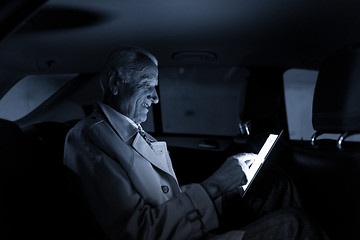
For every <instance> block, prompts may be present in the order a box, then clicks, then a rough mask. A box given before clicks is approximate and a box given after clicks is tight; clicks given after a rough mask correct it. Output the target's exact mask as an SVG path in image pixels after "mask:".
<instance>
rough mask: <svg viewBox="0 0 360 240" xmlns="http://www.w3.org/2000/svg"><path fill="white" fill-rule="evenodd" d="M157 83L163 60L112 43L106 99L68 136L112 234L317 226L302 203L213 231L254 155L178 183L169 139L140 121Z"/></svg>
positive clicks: (75, 166) (193, 235)
mask: <svg viewBox="0 0 360 240" xmlns="http://www.w3.org/2000/svg"><path fill="white" fill-rule="evenodd" d="M157 84H158V62H157V60H156V58H155V57H154V56H153V55H151V54H150V53H149V52H147V51H145V50H143V49H141V48H138V47H125V48H120V49H117V50H115V51H113V52H112V53H111V54H110V56H109V58H108V61H107V63H106V65H105V69H104V72H103V76H102V79H101V86H102V89H103V93H104V98H103V102H101V103H98V106H97V108H96V110H95V111H94V113H93V114H91V115H90V116H89V117H88V118H86V119H84V120H82V121H80V122H79V123H78V124H77V125H76V126H74V128H72V129H71V130H70V132H69V133H68V136H67V138H66V142H65V153H64V164H65V165H66V166H67V167H69V168H70V169H71V170H72V171H73V172H75V173H76V174H77V176H78V177H79V179H80V182H81V188H82V192H83V194H84V196H85V199H86V203H87V206H88V208H89V210H90V212H91V213H92V214H93V216H94V218H95V219H96V221H97V223H98V224H99V226H101V228H102V229H103V231H104V232H105V233H106V235H107V236H108V237H109V238H110V239H154V240H159V239H198V238H206V239H232V238H234V239H242V238H243V239H264V238H263V237H264V236H266V239H272V237H273V238H276V239H279V238H278V237H279V236H281V237H283V238H284V239H305V237H302V236H306V235H309V234H310V235H311V232H312V228H311V226H310V225H309V224H308V222H306V221H305V220H306V219H304V218H303V216H302V215H301V214H300V213H298V212H297V211H296V210H291V211H278V212H276V213H273V214H271V215H268V216H267V217H265V218H264V219H263V220H261V219H260V220H259V222H255V223H253V224H251V225H249V226H247V227H244V228H243V229H241V230H234V231H230V232H225V233H221V234H219V235H215V234H214V231H212V230H216V229H217V228H218V227H219V224H220V223H219V222H220V220H219V219H222V217H221V216H223V215H224V214H223V211H224V210H223V209H222V206H223V205H222V203H223V201H224V199H225V197H224V196H225V194H226V195H227V196H229V195H232V194H237V193H238V192H239V187H240V186H241V185H244V184H245V183H246V181H247V180H246V172H247V170H248V167H247V164H246V162H248V161H247V160H252V159H253V158H254V157H255V155H254V154H245V153H244V154H239V155H236V156H232V157H229V158H228V159H227V160H226V161H225V163H224V164H223V165H222V166H221V167H220V168H219V169H218V170H217V171H216V172H215V173H214V174H213V175H212V176H210V177H209V178H208V179H206V180H205V181H203V182H202V183H201V184H191V185H187V186H182V187H180V186H179V184H178V181H177V178H176V175H175V172H174V170H173V167H172V163H171V160H170V157H169V154H168V151H167V147H166V143H165V142H159V141H157V140H156V139H154V138H153V137H152V136H150V135H149V134H148V133H146V132H145V131H144V130H143V129H142V128H141V126H140V124H141V123H142V122H144V121H145V120H146V118H147V113H148V111H149V108H150V107H151V105H152V104H156V103H158V101H159V98H158V95H157V92H156V90H155V87H156V86H157ZM229 193H230V194H229ZM241 217H242V216H241V215H239V218H241ZM211 231H212V233H213V234H211V233H209V232H211ZM244 235H245V236H244ZM310 235H309V236H310ZM309 239H310V238H309Z"/></svg>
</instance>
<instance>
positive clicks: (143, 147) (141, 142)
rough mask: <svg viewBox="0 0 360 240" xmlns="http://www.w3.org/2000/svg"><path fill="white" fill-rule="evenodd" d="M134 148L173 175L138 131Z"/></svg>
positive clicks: (133, 144)
mask: <svg viewBox="0 0 360 240" xmlns="http://www.w3.org/2000/svg"><path fill="white" fill-rule="evenodd" d="M132 146H133V148H134V149H135V150H136V151H137V152H138V153H140V154H141V155H142V156H143V157H144V158H145V159H146V160H148V161H149V162H150V163H151V164H153V165H154V166H156V167H157V168H159V169H161V170H163V171H164V172H166V173H168V174H170V175H172V174H171V173H170V172H169V170H168V169H167V167H166V166H165V165H164V164H165V163H162V162H161V161H160V160H159V158H158V157H157V156H156V154H155V153H154V151H153V150H152V149H151V147H150V146H149V144H148V143H147V142H146V141H145V139H144V138H143V137H142V136H141V135H140V133H137V134H136V136H135V139H134V141H133V143H132Z"/></svg>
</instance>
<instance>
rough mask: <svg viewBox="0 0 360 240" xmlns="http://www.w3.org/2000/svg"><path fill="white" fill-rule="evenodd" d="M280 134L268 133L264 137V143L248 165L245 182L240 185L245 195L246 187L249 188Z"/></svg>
mask: <svg viewBox="0 0 360 240" xmlns="http://www.w3.org/2000/svg"><path fill="white" fill-rule="evenodd" d="M280 135H281V133H280V134H270V135H269V136H268V137H267V139H266V141H265V143H264V145H263V146H262V147H261V149H260V151H259V153H258V155H257V157H256V159H255V160H254V162H253V163H252V164H251V166H250V169H249V173H248V175H247V177H248V182H247V184H245V185H243V186H242V188H243V190H244V195H245V193H246V191H247V189H248V188H249V186H250V185H251V183H252V182H253V180H254V178H255V177H256V175H257V173H258V172H259V170H260V168H261V167H262V165H263V163H264V162H265V160H266V159H267V157H268V155H269V153H270V151H271V150H272V149H273V147H274V145H275V144H276V142H277V140H278V139H279V137H280Z"/></svg>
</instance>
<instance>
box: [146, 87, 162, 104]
mask: <svg viewBox="0 0 360 240" xmlns="http://www.w3.org/2000/svg"><path fill="white" fill-rule="evenodd" d="M148 99H151V101H152V103H154V104H156V103H158V102H159V96H158V94H157V92H156V89H155V87H153V88H152V90H151V92H150V94H149V96H148Z"/></svg>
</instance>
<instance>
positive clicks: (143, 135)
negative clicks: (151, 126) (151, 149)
mask: <svg viewBox="0 0 360 240" xmlns="http://www.w3.org/2000/svg"><path fill="white" fill-rule="evenodd" d="M138 132H139V133H140V135H141V136H142V137H143V138H144V140H145V141H146V142H147V143H148V144H150V143H152V142H153V140H152V139H150V138H148V136H147V135H146V133H145V131H144V129H143V128H142V127H141V125H140V124H138Z"/></svg>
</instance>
